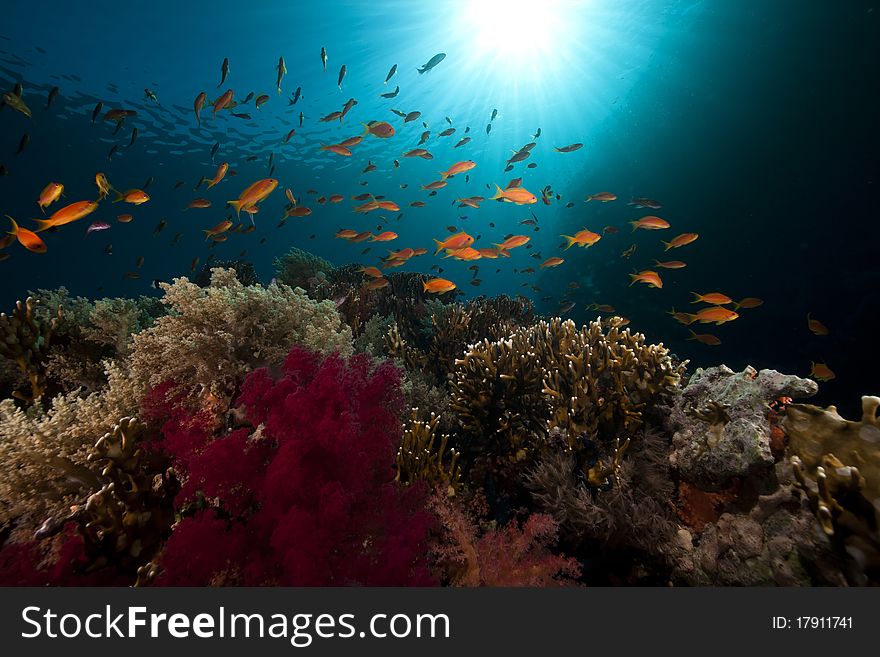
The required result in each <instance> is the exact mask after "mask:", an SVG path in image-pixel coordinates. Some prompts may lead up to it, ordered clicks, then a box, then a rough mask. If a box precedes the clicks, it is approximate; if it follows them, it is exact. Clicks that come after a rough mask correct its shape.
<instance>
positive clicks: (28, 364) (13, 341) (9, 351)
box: [0, 297, 61, 403]
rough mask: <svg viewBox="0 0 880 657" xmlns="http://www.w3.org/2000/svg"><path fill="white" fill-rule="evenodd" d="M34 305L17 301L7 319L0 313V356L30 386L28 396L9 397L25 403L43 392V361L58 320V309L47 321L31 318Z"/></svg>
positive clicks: (35, 316)
mask: <svg viewBox="0 0 880 657" xmlns="http://www.w3.org/2000/svg"><path fill="white" fill-rule="evenodd" d="M36 306H37V301H36V300H35V299H34V298H33V297H28V298H27V299H26V300H25V301H17V302H16V303H15V310H13V311H12V314H11V315H7V314H6V313H0V356H2V357H3V358H7V359H9V360H11V361H13V362H15V364H16V365H17V366H18V368H19V370H20V371H21V372H22V373H23V374H24V375H25V376H26V377H27V380H28V382H29V383H30V391H29V393H25V392H21V391H18V390H17V391H15V392H14V393H13V396H14V397H16V398H17V399H21V400H22V401H26V402H28V403H30V402H33V401H35V400H37V399H39V398H40V397H42V396H43V393H44V392H45V391H46V380H45V360H46V356H47V353H48V350H49V345H50V344H51V341H52V333H53V332H54V330H55V327H56V325H57V324H58V320H59V318H60V317H61V307H60V306H59V307H58V309H57V313H56V315H55V316H54V317H52V318H51V319H49V320H44V319H43V318H41V317H39V316H38V315H37V314H35V312H34V311H35V308H36Z"/></svg>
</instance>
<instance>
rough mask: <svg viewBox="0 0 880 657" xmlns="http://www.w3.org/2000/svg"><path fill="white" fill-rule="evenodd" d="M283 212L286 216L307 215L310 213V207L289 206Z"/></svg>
mask: <svg viewBox="0 0 880 657" xmlns="http://www.w3.org/2000/svg"><path fill="white" fill-rule="evenodd" d="M285 214H286V216H288V217H308V216H309V215H310V214H312V209H311V208H307V207H305V206H304V205H301V206H299V207H298V208H291V209H290V210H288V211H287V212H286V213H285Z"/></svg>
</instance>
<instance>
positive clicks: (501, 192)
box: [489, 183, 504, 201]
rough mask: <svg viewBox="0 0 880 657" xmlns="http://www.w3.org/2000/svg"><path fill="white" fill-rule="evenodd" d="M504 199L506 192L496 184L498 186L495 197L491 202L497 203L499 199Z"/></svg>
mask: <svg viewBox="0 0 880 657" xmlns="http://www.w3.org/2000/svg"><path fill="white" fill-rule="evenodd" d="M503 197H504V190H503V189H501V187H499V186H498V184H497V183H496V185H495V196H493V197H491V198H490V199H489V200H490V201H496V200H498V199H499V198H503Z"/></svg>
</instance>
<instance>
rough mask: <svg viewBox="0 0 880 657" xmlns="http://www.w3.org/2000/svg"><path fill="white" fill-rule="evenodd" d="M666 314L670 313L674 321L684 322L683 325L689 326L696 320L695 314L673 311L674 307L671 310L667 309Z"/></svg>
mask: <svg viewBox="0 0 880 657" xmlns="http://www.w3.org/2000/svg"><path fill="white" fill-rule="evenodd" d="M668 314H669V315H672V316H673V317H674V318H675V321H677V322H681V323H682V324H684V325H685V326H690V325H691V324H693V323H694V322H695V321H697V316H696V315H692V314H691V313H681V312H675V308H673V309H672V310H670V311H668Z"/></svg>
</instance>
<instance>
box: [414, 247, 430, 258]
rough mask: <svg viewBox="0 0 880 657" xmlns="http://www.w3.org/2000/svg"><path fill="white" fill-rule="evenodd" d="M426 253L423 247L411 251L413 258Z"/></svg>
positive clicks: (426, 250)
mask: <svg viewBox="0 0 880 657" xmlns="http://www.w3.org/2000/svg"><path fill="white" fill-rule="evenodd" d="M427 252H428V249H426V248H423V247H419V248H417V249H413V255H414V256H420V255H425V254H426V253H427Z"/></svg>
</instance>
